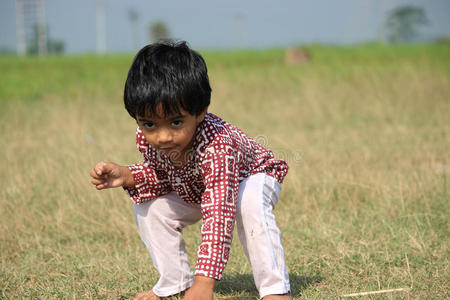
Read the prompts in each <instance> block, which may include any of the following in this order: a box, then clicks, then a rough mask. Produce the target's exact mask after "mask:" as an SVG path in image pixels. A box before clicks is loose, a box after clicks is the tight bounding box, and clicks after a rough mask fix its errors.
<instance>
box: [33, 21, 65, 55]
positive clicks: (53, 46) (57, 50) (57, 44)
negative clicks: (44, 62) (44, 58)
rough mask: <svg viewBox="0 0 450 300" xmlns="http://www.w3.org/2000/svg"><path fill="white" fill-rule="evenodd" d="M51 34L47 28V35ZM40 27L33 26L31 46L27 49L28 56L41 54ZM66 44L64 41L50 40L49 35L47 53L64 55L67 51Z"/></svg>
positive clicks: (48, 36)
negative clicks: (39, 42)
mask: <svg viewBox="0 0 450 300" xmlns="http://www.w3.org/2000/svg"><path fill="white" fill-rule="evenodd" d="M48 32H50V30H49V29H48V26H47V33H48ZM38 35H39V33H38V25H37V24H35V25H34V26H33V32H32V36H31V39H30V41H29V46H28V49H27V53H28V54H38V53H39V45H38ZM65 48H66V47H65V43H64V41H62V40H53V39H51V38H50V35H47V52H48V54H63V53H64V51H65Z"/></svg>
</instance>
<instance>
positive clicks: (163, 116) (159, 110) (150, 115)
mask: <svg viewBox="0 0 450 300" xmlns="http://www.w3.org/2000/svg"><path fill="white" fill-rule="evenodd" d="M187 114H188V112H186V111H185V110H184V109H182V108H181V107H178V111H172V112H169V113H167V112H165V111H164V108H163V107H162V105H158V106H157V107H155V108H154V109H147V110H145V114H144V115H143V116H141V115H138V118H141V119H158V120H168V119H174V118H179V117H185V116H186V115H187Z"/></svg>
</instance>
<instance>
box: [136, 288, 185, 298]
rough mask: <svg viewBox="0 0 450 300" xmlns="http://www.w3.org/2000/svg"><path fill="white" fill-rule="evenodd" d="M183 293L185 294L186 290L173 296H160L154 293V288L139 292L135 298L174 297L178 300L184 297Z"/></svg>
mask: <svg viewBox="0 0 450 300" xmlns="http://www.w3.org/2000/svg"><path fill="white" fill-rule="evenodd" d="M183 295H184V291H183V292H181V293H178V294H175V295H172V296H168V297H162V298H161V297H158V296H156V294H155V293H153V290H148V291H144V292H140V293H139V294H137V295H136V296H134V298H133V300H163V299H171V300H172V299H173V300H178V299H180V300H181V299H183Z"/></svg>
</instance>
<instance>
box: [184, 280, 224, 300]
mask: <svg viewBox="0 0 450 300" xmlns="http://www.w3.org/2000/svg"><path fill="white" fill-rule="evenodd" d="M215 284H216V280H215V279H214V278H209V277H204V276H195V280H194V284H193V285H192V286H191V287H190V288H189V289H188V290H187V292H186V294H185V295H184V300H213V296H214V285H215Z"/></svg>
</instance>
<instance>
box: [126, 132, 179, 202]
mask: <svg viewBox="0 0 450 300" xmlns="http://www.w3.org/2000/svg"><path fill="white" fill-rule="evenodd" d="M136 146H137V148H138V149H139V151H140V152H141V153H142V155H143V156H144V161H143V163H141V164H134V165H130V166H128V168H129V169H130V171H131V175H132V176H133V179H134V182H135V186H134V187H131V188H127V187H124V190H125V192H126V193H127V194H128V196H129V197H130V198H131V200H132V201H133V202H134V203H136V204H139V203H143V202H147V201H149V200H151V199H153V198H156V197H159V196H161V195H164V194H167V193H169V192H170V191H171V187H170V184H169V182H168V178H166V177H167V176H165V174H164V173H163V172H158V171H156V170H154V169H152V168H150V167H149V160H148V158H147V157H146V155H145V153H147V151H148V144H147V143H146V142H145V138H144V136H143V135H142V132H141V131H140V129H139V128H138V129H137V130H136Z"/></svg>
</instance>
